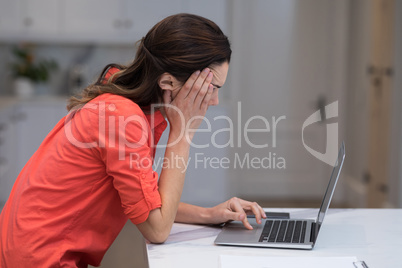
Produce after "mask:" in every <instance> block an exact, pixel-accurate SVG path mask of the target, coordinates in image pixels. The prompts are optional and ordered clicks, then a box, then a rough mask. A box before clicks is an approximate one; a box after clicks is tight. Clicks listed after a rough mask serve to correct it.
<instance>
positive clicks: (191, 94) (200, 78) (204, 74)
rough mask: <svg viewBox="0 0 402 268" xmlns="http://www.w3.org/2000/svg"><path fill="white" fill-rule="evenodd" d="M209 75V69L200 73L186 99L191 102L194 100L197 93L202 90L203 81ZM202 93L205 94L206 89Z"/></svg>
mask: <svg viewBox="0 0 402 268" xmlns="http://www.w3.org/2000/svg"><path fill="white" fill-rule="evenodd" d="M209 73H210V70H209V68H205V69H204V70H203V71H202V72H201V73H200V75H199V76H198V78H197V79H196V80H195V82H194V83H193V86H192V88H191V90H190V91H189V92H188V95H187V97H186V98H190V99H191V100H194V99H195V98H196V96H197V95H198V92H199V91H200V90H201V89H202V87H203V85H204V81H205V79H206V78H207V77H208V74H209ZM204 93H206V89H204Z"/></svg>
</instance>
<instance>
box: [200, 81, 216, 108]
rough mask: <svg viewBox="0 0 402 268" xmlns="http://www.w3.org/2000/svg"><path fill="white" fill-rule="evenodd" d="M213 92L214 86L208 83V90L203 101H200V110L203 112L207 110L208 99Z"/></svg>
mask: <svg viewBox="0 0 402 268" xmlns="http://www.w3.org/2000/svg"><path fill="white" fill-rule="evenodd" d="M213 92H214V86H213V85H209V86H208V92H207V94H206V95H205V97H204V99H203V101H202V102H201V107H200V108H201V110H202V111H203V112H204V113H206V112H207V109H208V106H209V101H210V100H211V98H212V94H213Z"/></svg>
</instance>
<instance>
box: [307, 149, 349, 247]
mask: <svg viewBox="0 0 402 268" xmlns="http://www.w3.org/2000/svg"><path fill="white" fill-rule="evenodd" d="M344 159H345V143H344V142H342V145H341V148H340V149H339V153H338V158H337V160H336V162H335V166H334V169H333V170H332V174H331V178H330V180H329V183H328V187H327V190H326V192H325V195H324V198H323V200H322V203H321V207H320V211H319V212H318V216H317V221H316V226H315V228H316V229H315V238H316V237H317V235H318V232H319V231H320V228H321V224H322V222H323V220H324V216H325V213H326V212H327V210H328V207H329V204H330V203H331V199H332V195H333V194H334V190H335V187H336V183H337V182H338V178H339V174H340V173H341V169H342V166H343V161H344ZM314 242H315V241H314Z"/></svg>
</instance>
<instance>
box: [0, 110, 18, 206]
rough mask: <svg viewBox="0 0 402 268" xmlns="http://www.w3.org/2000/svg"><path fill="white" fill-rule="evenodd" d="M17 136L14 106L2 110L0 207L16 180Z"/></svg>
mask: <svg viewBox="0 0 402 268" xmlns="http://www.w3.org/2000/svg"><path fill="white" fill-rule="evenodd" d="M15 145H16V138H15V125H14V121H13V107H8V108H6V109H2V110H1V112H0V208H1V207H2V206H3V205H4V203H5V202H6V200H7V197H8V195H9V193H10V191H11V188H12V186H13V183H14V180H15V170H16V165H15V160H16V159H17V156H16V152H15Z"/></svg>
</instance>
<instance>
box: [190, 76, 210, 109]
mask: <svg viewBox="0 0 402 268" xmlns="http://www.w3.org/2000/svg"><path fill="white" fill-rule="evenodd" d="M213 76H214V74H213V73H212V72H209V74H208V75H207V77H206V78H205V80H204V83H203V84H202V86H201V89H200V90H199V91H198V94H197V97H196V98H195V100H194V104H195V105H196V107H200V106H201V103H202V101H203V100H204V98H205V96H206V94H207V93H208V90H209V88H210V86H212V85H211V82H212V78H213ZM212 88H213V86H212Z"/></svg>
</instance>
